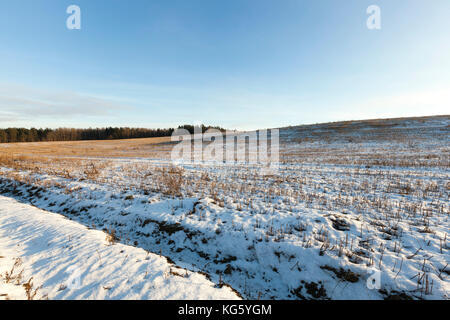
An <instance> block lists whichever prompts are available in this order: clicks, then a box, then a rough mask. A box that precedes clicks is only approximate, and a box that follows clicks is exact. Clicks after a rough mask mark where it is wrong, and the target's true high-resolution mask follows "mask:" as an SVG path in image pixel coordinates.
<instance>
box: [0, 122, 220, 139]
mask: <svg viewBox="0 0 450 320" xmlns="http://www.w3.org/2000/svg"><path fill="white" fill-rule="evenodd" d="M201 127H202V131H203V132H205V131H206V130H208V129H210V128H214V129H218V130H221V131H224V129H222V128H220V127H211V126H205V125H201ZM179 128H183V129H186V130H188V131H189V132H190V133H194V126H192V125H183V126H179ZM174 130H175V129H173V128H169V129H144V128H112V127H108V128H89V129H73V128H58V129H35V128H31V129H26V128H8V129H0V143H9V142H40V141H75V140H114V139H135V138H153V137H167V136H171V135H172V133H173V132H174Z"/></svg>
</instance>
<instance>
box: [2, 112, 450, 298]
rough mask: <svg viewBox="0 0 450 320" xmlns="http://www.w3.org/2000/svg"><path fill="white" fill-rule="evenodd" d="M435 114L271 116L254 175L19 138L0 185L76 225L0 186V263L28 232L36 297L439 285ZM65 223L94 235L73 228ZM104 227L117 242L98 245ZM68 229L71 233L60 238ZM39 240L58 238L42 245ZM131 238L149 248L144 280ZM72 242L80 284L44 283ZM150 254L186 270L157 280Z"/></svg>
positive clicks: (373, 294) (447, 277)
mask: <svg viewBox="0 0 450 320" xmlns="http://www.w3.org/2000/svg"><path fill="white" fill-rule="evenodd" d="M449 124H450V121H449V117H437V118H430V119H420V120H398V119H394V120H389V121H375V120H374V121H371V122H349V123H339V124H326V125H317V126H307V127H292V128H286V129H283V130H281V131H280V137H281V143H282V146H281V152H282V154H281V159H282V162H281V164H280V170H279V172H278V173H276V174H274V175H270V176H268V175H262V174H260V171H259V168H258V166H253V165H249V164H240V165H232V166H229V165H223V164H211V163H210V164H191V163H184V164H180V165H177V166H175V165H174V164H173V163H172V162H171V161H170V160H169V159H168V158H167V154H164V153H163V152H161V157H160V158H159V159H154V158H153V159H143V158H142V157H138V158H133V157H123V156H121V157H111V156H105V157H104V158H101V157H95V158H93V157H90V158H89V157H82V156H79V155H77V157H72V158H69V157H67V156H65V157H57V156H55V155H54V154H53V155H48V156H40V157H38V158H37V157H31V156H30V155H29V154H28V155H26V154H25V153H26V152H24V154H22V155H21V156H20V157H17V158H15V159H4V160H3V161H2V166H1V168H0V174H1V175H0V194H2V195H4V196H7V197H10V198H15V199H17V200H19V201H21V202H24V203H30V204H32V205H33V206H35V207H38V208H41V209H44V210H47V211H51V212H55V213H58V214H60V215H62V216H65V217H66V218H68V219H70V220H74V221H76V222H77V224H75V223H74V222H70V221H68V220H67V219H64V218H62V217H59V218H58V219H56V218H52V219H50V220H51V221H50V220H48V219H46V220H42V221H41V220H39V217H41V216H42V217H47V216H49V215H51V216H52V217H56V216H55V215H54V214H50V213H46V212H43V211H39V210H37V209H33V210H32V212H33V213H32V215H33V219H31V218H30V219H27V218H26V215H25V214H24V215H22V213H21V212H22V211H24V212H28V211H29V209H30V207H29V206H26V208H27V209H23V210H19V209H8V208H9V207H8V206H9V205H13V204H14V206H15V207H17V206H19V207H18V208H25V207H21V206H23V205H22V204H17V203H16V202H14V201H13V200H8V199H5V198H1V201H0V239H1V241H2V242H1V243H0V250H2V248H3V247H4V250H5V252H6V254H4V253H3V252H2V251H0V255H2V256H5V257H6V258H2V259H1V260H0V262H1V266H2V267H1V268H2V269H0V272H5V271H6V270H8V268H10V267H11V265H12V264H13V263H14V260H13V259H14V258H15V257H18V256H24V257H29V258H28V259H30V260H29V261H30V262H29V263H30V264H32V265H33V263H32V262H31V261H34V260H33V258H32V257H33V254H32V253H30V252H33V250H34V249H29V252H28V254H27V253H26V252H24V251H20V250H24V249H20V248H21V246H19V247H17V250H18V251H11V250H12V249H13V248H16V244H17V243H19V242H20V243H23V245H24V246H25V244H27V243H28V246H30V248H33V246H32V245H31V243H32V241H35V242H37V243H39V242H40V241H42V243H44V242H50V243H53V244H56V243H58V244H59V247H57V248H55V249H50V248H48V249H45V250H44V249H43V248H42V247H41V249H39V250H42V251H41V253H42V256H38V257H35V258H34V259H36V261H38V262H39V261H40V262H39V263H37V264H34V265H35V266H36V267H35V270H34V271H33V272H34V273H30V274H28V275H27V276H24V277H23V278H24V279H25V280H28V279H27V277H28V276H33V275H36V278H34V279H33V281H34V283H35V284H36V285H40V283H39V279H41V280H42V281H43V282H45V283H48V287H50V288H51V289H49V291H48V293H47V294H48V297H49V298H99V299H103V298H162V299H164V298H182V297H185V298H189V297H192V296H183V295H185V294H188V293H187V292H182V291H179V290H176V288H177V283H178V284H180V283H185V284H186V283H188V284H189V290H188V292H189V294H192V295H193V296H196V297H199V298H217V297H222V296H226V297H236V294H234V293H233V292H232V291H231V290H229V289H228V287H227V286H224V285H223V284H229V285H230V286H231V287H232V288H233V289H235V290H236V291H237V292H239V294H240V295H242V297H243V298H246V299H257V298H266V299H386V298H392V299H449V294H450V267H449V263H450V255H449V239H448V232H449V229H450V221H449V204H450V202H449V191H450V181H449V173H450V170H449V168H450V163H449V154H450V146H449ZM19 146H20V145H19ZM35 147H36V146H33V148H35ZM15 148H16V150H17V148H18V146H17V145H16V146H15ZM93 148H95V144H94V145H93ZM42 219H45V218H42ZM33 220H34V221H39V223H32V222H28V224H27V226H23V224H25V223H26V222H27V221H33ZM81 225H83V226H84V227H83V226H81ZM19 226H22V227H21V228H22V229H20V228H19ZM75 226H76V227H75ZM86 227H87V228H90V229H93V230H89V231H88V230H87V229H86ZM72 228H75V229H76V230H78V231H77V232H78V233H79V235H78V237H86V238H85V239H95V241H81V240H77V239H78V238H77V236H76V234H77V232H74V231H73V230H72ZM78 228H79V229H78ZM45 230H47V231H45ZM50 230H58V231H50ZM81 230H83V233H81ZM95 230H100V231H95ZM101 230H103V231H101ZM39 232H40V233H39ZM45 232H48V234H47V235H46V233H45ZM71 232H72V233H74V235H73V236H72V237H70V236H69V235H70V234H71ZM105 232H106V233H109V234H113V235H114V238H115V241H116V242H118V243H121V244H116V245H113V246H111V245H108V244H106V243H105V235H106V234H105ZM53 234H55V237H57V239H58V241H56V240H55V239H53V240H52V237H53ZM46 237H47V238H46ZM3 239H7V242H6V243H9V244H8V245H4V242H3V241H4V240H3ZM14 239H15V240H14ZM19 239H20V240H19ZM14 241H15V242H14ZM30 241H31V242H30ZM71 241H75V243H74V244H72V243H71ZM76 243H80V246H81V247H83V246H87V248H86V247H85V249H83V251H82V252H80V253H78V254H74V253H73V252H72V251H71V250H68V249H67V247H64V246H72V245H73V246H74V247H75V248H76V246H75V244H76ZM93 243H95V246H94V245H93ZM63 244H64V245H63ZM90 246H94V247H93V248H91V247H90ZM133 247H135V248H133ZM91 249H92V250H91ZM51 250H60V252H67V253H66V254H65V255H61V260H57V259H56V260H53V258H51V257H54V256H52V255H51V252H52V251H51ZM64 250H66V251H64ZM80 250H81V249H80ZM122 250H123V251H124V253H121V252H120V251H122ZM144 250H146V251H149V252H152V253H153V254H149V256H150V257H151V258H150V261H151V262H152V263H151V266H152V267H151V268H150V269H152V270H153V271H148V275H147V276H148V277H149V278H150V280H148V283H147V281H145V279H144V276H145V275H146V270H147V269H145V268H147V267H146V266H148V263H147V264H146V262H145V261H146V260H145V258H146V257H147V252H146V251H144ZM96 251H100V252H102V254H100V256H99V255H98V254H97V253H96ZM155 254H156V255H155ZM83 255H84V256H86V258H85V259H81V260H80V266H81V268H83V270H85V274H86V276H85V277H84V278H83V279H84V280H85V281H86V285H83V286H84V287H83V288H82V289H80V290H79V291H71V290H68V289H66V290H61V291H58V286H59V285H60V282H61V280H62V278H61V277H62V276H61V273H62V270H63V269H64V268H67V266H68V264H69V263H72V259H71V257H80V256H81V257H82V256H83ZM127 255H128V260H127V259H126V258H125V257H126V256H127ZM158 255H162V256H165V257H168V258H169V259H170V260H171V261H172V260H173V262H174V263H175V264H176V265H177V266H179V267H180V268H185V269H187V270H189V274H191V273H192V272H194V273H192V275H191V276H190V277H189V278H183V277H180V276H171V277H168V278H169V280H167V279H166V278H167V277H165V276H164V273H165V272H166V273H167V268H168V264H167V261H166V259H165V258H160V257H158ZM58 256H59V255H58ZM122 256H123V258H122ZM46 257H49V258H46ZM87 257H89V258H87ZM100 257H101V259H105V261H106V259H107V257H110V259H112V262H114V263H104V265H105V266H106V265H108V266H110V267H111V270H109V269H108V270H104V271H101V272H100V271H99V273H98V274H102V275H103V276H102V277H101V279H103V280H102V281H100V280H98V278H96V276H94V275H95V271H94V270H96V269H95V267H97V266H96V264H97V265H100V264H102V262H100ZM131 257H133V258H131ZM4 259H6V261H7V263H5V262H3V261H2V260H4ZM123 260H126V261H125V262H123ZM137 260H139V261H138V262H137ZM122 263H125V266H122ZM23 265H24V266H25V265H26V263H25V262H24V264H23ZM4 266H5V267H4ZM97 268H98V267H97ZM173 268H175V267H173ZM169 269H170V267H169ZM58 270H59V271H58ZM144 270H145V271H144ZM87 271H89V274H88V272H87ZM91 272H93V274H91ZM183 272H185V271H183ZM198 273H201V274H202V275H199V274H198ZM109 274H111V275H113V276H111V277H110V276H108V275H109ZM127 274H129V275H130V276H127ZM38 276H40V278H39V277H38ZM205 277H206V278H207V279H210V281H211V282H212V283H215V284H222V285H221V287H222V289H218V288H213V287H212V284H211V282H209V280H206V278H205ZM2 279H3V278H2ZM103 281H104V282H103ZM126 281H129V283H127V282H126ZM162 281H169V282H170V281H172V282H170V284H168V285H167V286H166V285H163V284H162V283H163V282H162ZM177 281H178V282H177ZM183 281H184V282H183ZM202 286H203V287H206V288H208V290H203V289H202V288H203V287H202ZM103 287H108V288H110V287H111V288H110V289H108V290H105V289H103ZM191 287H192V288H191ZM1 288H2V287H1V286H0V294H1V293H2V292H1ZM164 288H165V289H164ZM172 289H173V290H172ZM42 290H44V289H42ZM42 292H44V291H42ZM175 292H176V293H177V294H179V295H180V296H178V295H175ZM11 295H13V293H11ZM205 295H206V296H205Z"/></svg>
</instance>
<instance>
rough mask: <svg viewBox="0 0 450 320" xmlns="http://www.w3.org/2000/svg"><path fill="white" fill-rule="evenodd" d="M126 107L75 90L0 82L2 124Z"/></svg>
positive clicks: (88, 114)
mask: <svg viewBox="0 0 450 320" xmlns="http://www.w3.org/2000/svg"><path fill="white" fill-rule="evenodd" d="M125 108H128V109H129V107H128V106H125V105H124V104H122V103H119V102H117V101H114V100H110V99H107V98H103V97H97V96H92V95H85V94H81V93H77V92H74V91H49V90H42V89H37V88H32V87H27V86H22V85H11V84H0V122H1V123H2V124H5V123H11V125H14V122H18V121H28V120H36V119H43V120H45V119H56V118H61V117H65V119H67V118H69V117H75V118H77V117H113V116H114V115H116V114H117V112H118V111H120V110H124V109H125Z"/></svg>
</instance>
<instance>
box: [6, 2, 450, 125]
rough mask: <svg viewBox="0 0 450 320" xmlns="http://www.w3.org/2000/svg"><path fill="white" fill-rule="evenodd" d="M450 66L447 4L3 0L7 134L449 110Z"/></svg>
mask: <svg viewBox="0 0 450 320" xmlns="http://www.w3.org/2000/svg"><path fill="white" fill-rule="evenodd" d="M71 4H76V5H78V6H80V8H81V30H68V29H67V28H66V19H67V17H68V16H69V15H68V14H67V13H66V8H67V7H68V6H69V5H71ZM372 4H375V5H379V6H380V8H381V19H382V29H381V30H369V29H367V27H366V20H367V18H368V15H367V14H366V9H367V7H368V6H369V5H372ZM449 58H450V1H448V0H433V1H423V0H396V1H391V0H389V1H388V0H370V1H366V0H346V1H338V0H320V1H317V0H227V1H225V0H221V1H218V0H133V1H123V0H122V1H119V0H109V1H106V0H70V1H65V0H54V1H52V0H46V1H44V0H17V1H6V0H4V1H1V2H0V127H8V126H24V127H90V126H92V127H95V126H137V127H169V126H177V125H179V124H183V123H207V124H213V125H220V126H223V127H227V128H231V129H234V128H236V129H256V128H266V127H281V126H287V125H297V124H305V123H317V122H326V121H338V120H351V119H367V118H379V117H397V116H422V115H434V114H448V113H449V109H450V108H449V106H450V61H449V60H450V59H449Z"/></svg>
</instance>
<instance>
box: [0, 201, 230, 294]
mask: <svg viewBox="0 0 450 320" xmlns="http://www.w3.org/2000/svg"><path fill="white" fill-rule="evenodd" d="M0 275H1V277H0V299H27V298H31V297H33V298H35V299H227V300H228V299H238V297H237V295H236V294H235V293H234V292H233V291H232V290H231V289H230V288H228V287H226V286H223V287H222V288H216V287H214V284H213V283H211V282H210V281H209V280H207V279H206V278H205V276H204V275H200V274H198V273H193V272H189V271H187V270H183V269H180V268H177V267H176V266H174V265H172V264H171V263H168V262H167V259H166V258H164V257H160V256H158V255H156V254H153V253H149V252H147V251H145V250H143V249H140V248H135V247H131V246H127V245H123V244H110V243H108V242H107V241H106V237H105V233H104V232H101V231H96V230H89V229H88V228H86V227H84V226H82V225H80V224H78V223H76V222H73V221H70V220H68V219H67V218H64V217H63V216H61V215H58V214H54V213H50V212H47V211H43V210H40V209H37V208H35V207H33V206H30V205H27V204H21V203H19V202H17V201H16V200H13V199H10V198H5V197H3V196H0ZM30 279H31V280H30ZM26 284H30V286H31V288H30V286H29V287H28V292H29V294H27V286H26Z"/></svg>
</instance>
